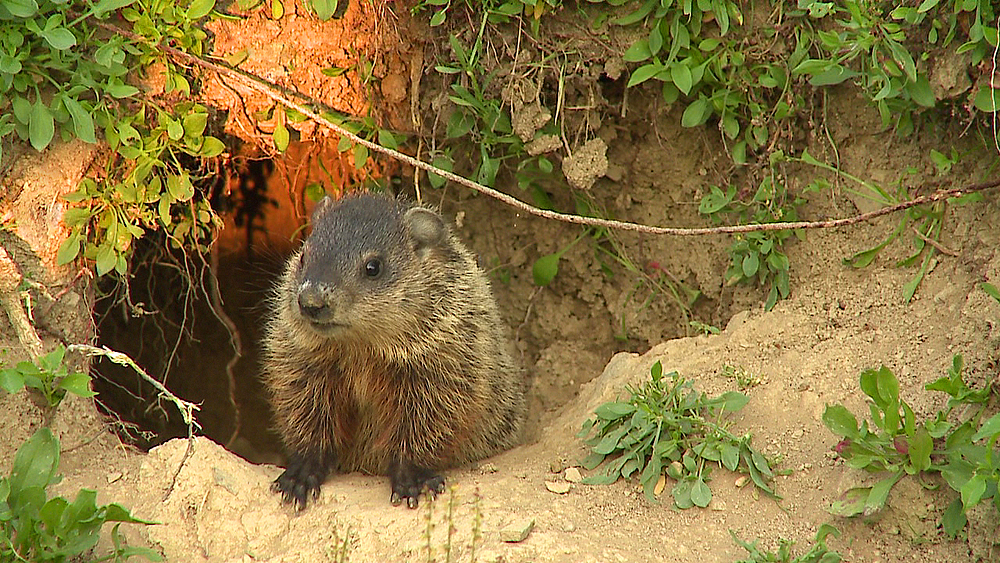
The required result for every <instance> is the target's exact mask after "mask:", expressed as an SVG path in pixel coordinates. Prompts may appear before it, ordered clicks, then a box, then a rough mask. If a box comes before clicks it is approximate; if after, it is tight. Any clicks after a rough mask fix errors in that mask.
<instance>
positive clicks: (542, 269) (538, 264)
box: [531, 252, 560, 287]
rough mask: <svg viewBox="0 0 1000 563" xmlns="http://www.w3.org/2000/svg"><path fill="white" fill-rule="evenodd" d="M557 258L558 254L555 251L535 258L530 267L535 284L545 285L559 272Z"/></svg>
mask: <svg viewBox="0 0 1000 563" xmlns="http://www.w3.org/2000/svg"><path fill="white" fill-rule="evenodd" d="M559 258H560V254H559V253H558V252H557V253H554V254H549V255H546V256H542V257H541V258H539V259H538V260H535V264H534V266H532V267H531V275H532V277H533V278H534V280H535V285H537V286H539V287H545V286H547V285H549V284H550V283H552V280H553V278H555V277H556V274H558V273H559Z"/></svg>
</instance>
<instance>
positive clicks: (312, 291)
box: [299, 284, 331, 323]
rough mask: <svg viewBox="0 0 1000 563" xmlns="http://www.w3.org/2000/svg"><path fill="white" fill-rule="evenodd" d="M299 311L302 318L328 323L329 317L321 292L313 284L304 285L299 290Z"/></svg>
mask: <svg viewBox="0 0 1000 563" xmlns="http://www.w3.org/2000/svg"><path fill="white" fill-rule="evenodd" d="M299 311H300V312H301V313H302V316H303V317H305V318H307V319H309V320H311V321H315V322H321V323H322V322H326V321H328V320H329V318H330V316H331V311H330V308H329V307H327V305H326V301H324V299H323V292H322V290H321V289H320V288H319V287H317V286H315V285H313V284H305V285H303V286H302V288H301V289H299Z"/></svg>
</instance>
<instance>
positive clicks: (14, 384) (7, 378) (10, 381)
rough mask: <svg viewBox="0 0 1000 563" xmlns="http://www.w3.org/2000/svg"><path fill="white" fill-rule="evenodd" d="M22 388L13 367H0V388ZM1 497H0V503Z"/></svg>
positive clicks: (13, 390)
mask: <svg viewBox="0 0 1000 563" xmlns="http://www.w3.org/2000/svg"><path fill="white" fill-rule="evenodd" d="M23 388H24V376H23V375H21V372H19V371H17V370H16V369H14V368H7V369H0V389H3V390H4V391H6V392H8V393H17V392H18V391H20V390H21V389H23ZM2 502H3V499H0V503H2Z"/></svg>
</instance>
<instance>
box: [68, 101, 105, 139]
mask: <svg viewBox="0 0 1000 563" xmlns="http://www.w3.org/2000/svg"><path fill="white" fill-rule="evenodd" d="M62 102H63V105H64V106H66V111H68V112H69V115H70V117H72V118H73V132H74V133H75V134H76V136H77V138H78V139H80V140H81V141H83V142H85V143H96V142H97V136H96V135H95V132H94V119H93V118H92V117H91V116H90V112H89V111H88V110H87V109H86V108H84V107H83V106H82V105H81V104H80V102H78V101H77V100H76V99H75V98H72V97H70V96H64V97H63V99H62Z"/></svg>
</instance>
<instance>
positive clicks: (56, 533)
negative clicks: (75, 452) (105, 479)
mask: <svg viewBox="0 0 1000 563" xmlns="http://www.w3.org/2000/svg"><path fill="white" fill-rule="evenodd" d="M58 467H59V441H58V440H57V439H56V437H55V436H54V435H53V434H52V432H51V431H50V430H49V429H48V428H41V429H39V430H38V431H36V432H35V433H34V434H33V435H32V436H31V438H29V439H28V441H26V442H25V443H24V444H23V445H21V447H20V448H19V449H18V451H17V455H16V456H15V458H14V464H13V466H12V467H11V473H10V476H8V477H0V560H3V561H25V562H27V561H31V562H37V563H42V562H52V563H60V562H63V561H78V560H80V559H79V558H81V557H88V558H89V559H88V560H91V561H108V560H113V561H126V560H128V559H129V558H130V557H136V556H139V557H144V558H146V559H147V560H149V561H161V560H162V558H161V557H160V555H159V554H158V553H157V552H155V551H153V550H151V549H148V548H141V547H129V546H127V545H126V544H125V542H124V538H123V537H122V536H121V534H120V533H119V531H118V526H120V525H121V524H122V523H133V524H152V522H147V521H145V520H140V519H139V518H135V517H134V516H132V515H131V514H130V513H129V511H128V510H127V509H125V508H124V507H122V506H121V505H120V504H114V503H113V504H108V505H104V506H97V504H96V502H95V500H96V497H97V493H96V492H95V491H92V490H90V489H81V490H80V492H79V493H78V494H77V496H76V499H74V500H73V501H72V502H70V501H68V500H66V499H65V498H63V497H52V498H48V488H49V486H50V485H53V484H55V483H58V482H59V479H60V478H59V476H58V475H57V474H56V471H57V469H58ZM108 522H115V525H114V527H113V528H112V529H111V540H112V543H113V545H114V547H113V550H112V552H111V553H110V554H108V555H105V556H102V557H99V558H94V557H93V555H92V554H91V553H92V550H93V549H94V547H95V546H96V545H97V542H98V540H99V539H100V532H101V528H102V527H103V526H104V524H106V523H108Z"/></svg>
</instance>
